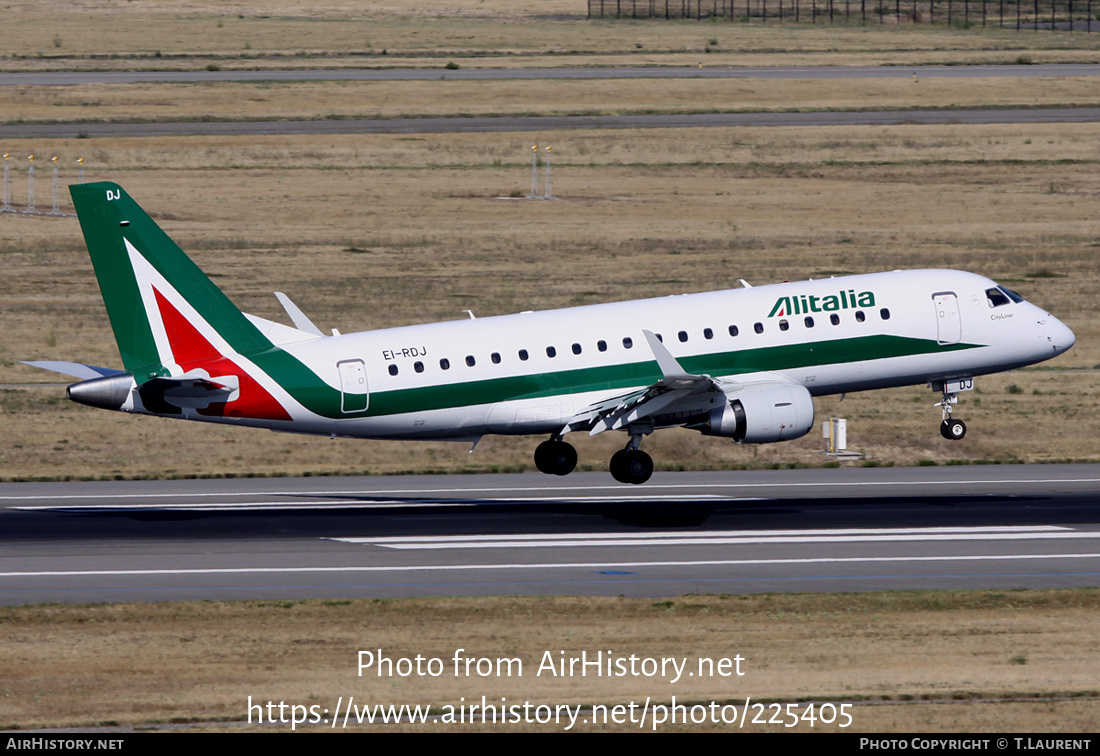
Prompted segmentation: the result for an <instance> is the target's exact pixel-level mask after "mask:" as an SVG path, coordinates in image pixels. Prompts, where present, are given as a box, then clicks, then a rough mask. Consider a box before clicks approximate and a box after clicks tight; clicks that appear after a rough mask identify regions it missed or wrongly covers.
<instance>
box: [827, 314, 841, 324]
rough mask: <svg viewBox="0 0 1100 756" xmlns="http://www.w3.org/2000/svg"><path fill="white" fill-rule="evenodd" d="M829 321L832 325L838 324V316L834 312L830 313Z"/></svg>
mask: <svg viewBox="0 0 1100 756" xmlns="http://www.w3.org/2000/svg"><path fill="white" fill-rule="evenodd" d="M829 322H830V323H832V324H833V325H840V316H839V315H837V314H836V313H835V312H834V313H833V314H832V315H830V316H829Z"/></svg>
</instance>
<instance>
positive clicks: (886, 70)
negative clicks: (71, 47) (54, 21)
mask: <svg viewBox="0 0 1100 756" xmlns="http://www.w3.org/2000/svg"><path fill="white" fill-rule="evenodd" d="M445 65H446V64H445V63H444V62H442V61H440V64H439V67H438V68H328V69H325V68H320V69H267V70H256V71H206V70H200V71H25V72H7V73H0V86H21V87H26V86H90V85H93V84H147V83H154V82H156V83H189V82H237V81H267V82H271V81H278V82H292V81H432V80H438V79H440V78H446V79H450V80H454V81H471V80H478V81H488V80H502V79H507V80H527V79H911V78H913V76H914V75H916V76H917V77H918V78H922V79H938V78H952V79H961V78H968V79H972V78H1000V77H1013V78H1036V77H1040V78H1041V77H1065V76H1100V65H1097V64H1095V63H1047V64H1038V65H1001V66H997V65H974V66H922V65H916V66H770V67H750V66H730V67H726V66H715V67H706V68H703V67H699V66H668V67H665V66H644V67H639V66H624V67H612V66H593V67H586V68H565V67H563V68H505V67H501V68H458V69H448V68H445Z"/></svg>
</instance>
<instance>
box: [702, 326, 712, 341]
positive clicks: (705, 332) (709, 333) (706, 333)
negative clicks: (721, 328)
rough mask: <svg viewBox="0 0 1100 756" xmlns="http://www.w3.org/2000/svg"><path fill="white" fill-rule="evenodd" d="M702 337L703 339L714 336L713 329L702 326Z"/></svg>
mask: <svg viewBox="0 0 1100 756" xmlns="http://www.w3.org/2000/svg"><path fill="white" fill-rule="evenodd" d="M703 338H704V339H713V338H714V331H712V330H710V329H709V328H704V329H703Z"/></svg>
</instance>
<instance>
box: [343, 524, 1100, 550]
mask: <svg viewBox="0 0 1100 756" xmlns="http://www.w3.org/2000/svg"><path fill="white" fill-rule="evenodd" d="M1073 538H1093V539H1097V538H1100V531H1098V532H1089V531H1086V532H1078V531H1072V530H1070V529H1069V528H1063V527H1057V526H1054V525H1040V526H993V527H975V528H951V527H942V528H851V529H839V530H742V531H724V530H711V531H701V532H691V533H684V532H675V531H674V532H662V533H654V532H649V533H617V534H614V535H612V534H607V533H556V534H541V533H540V534H519V535H473V536H385V537H376V538H371V537H353V538H331V539H330V540H333V541H341V542H343V543H356V544H363V545H372V546H382V547H384V548H387V549H399V550H429V549H503V548H548V547H553V548H563V547H576V546H643V545H644V546H647V547H650V546H725V545H744V544H760V543H856V542H864V543H866V542H870V543H875V542H880V543H881V542H896V541H921V542H928V541H1019V540H1036V539H1073Z"/></svg>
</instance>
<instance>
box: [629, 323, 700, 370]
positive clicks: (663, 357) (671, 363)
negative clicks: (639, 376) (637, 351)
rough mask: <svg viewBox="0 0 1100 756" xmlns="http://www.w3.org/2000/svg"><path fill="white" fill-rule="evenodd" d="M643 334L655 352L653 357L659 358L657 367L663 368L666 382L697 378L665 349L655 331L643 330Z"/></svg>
mask: <svg viewBox="0 0 1100 756" xmlns="http://www.w3.org/2000/svg"><path fill="white" fill-rule="evenodd" d="M642 333H643V334H644V335H645V340H646V341H648V342H649V348H650V349H652V350H653V356H654V357H656V358H657V366H658V367H660V368H661V373H663V374H664V378H665V380H666V381H675V380H683V379H685V378H695V377H696V376H694V375H692V374H691V373H689V372H688V371H686V370H684V369H683V368H682V367H681V366H680V363H679V362H677V361H676V358H675V357H673V356H672V352H670V351H668V349H666V348H665V345H664V344H662V343H661V340H660V339H658V338H657V336H656V335H655V334H654V333H653V331H646V330H643V331H642Z"/></svg>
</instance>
